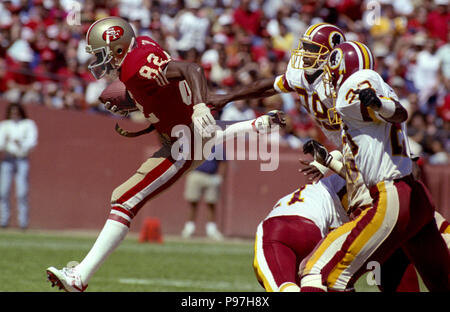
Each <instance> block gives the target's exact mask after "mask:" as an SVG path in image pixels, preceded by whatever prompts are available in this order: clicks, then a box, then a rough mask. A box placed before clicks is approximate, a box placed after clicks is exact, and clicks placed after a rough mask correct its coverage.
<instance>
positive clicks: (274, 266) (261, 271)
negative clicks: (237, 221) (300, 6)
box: [211, 23, 371, 291]
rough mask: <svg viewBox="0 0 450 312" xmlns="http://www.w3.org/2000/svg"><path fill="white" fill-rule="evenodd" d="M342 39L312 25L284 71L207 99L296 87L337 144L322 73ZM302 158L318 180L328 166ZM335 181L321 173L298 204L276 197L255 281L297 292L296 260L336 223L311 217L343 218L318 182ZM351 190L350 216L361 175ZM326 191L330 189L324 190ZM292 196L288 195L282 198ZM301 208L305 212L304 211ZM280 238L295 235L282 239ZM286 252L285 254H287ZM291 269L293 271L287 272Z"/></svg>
mask: <svg viewBox="0 0 450 312" xmlns="http://www.w3.org/2000/svg"><path fill="white" fill-rule="evenodd" d="M344 41H345V35H344V33H343V31H342V30H341V29H340V28H339V27H337V26H334V25H332V24H328V23H318V24H314V25H311V26H310V27H308V29H307V30H306V31H305V33H304V34H303V36H302V37H301V39H300V42H299V45H298V47H297V49H294V50H293V51H292V56H291V59H290V61H289V64H288V66H287V68H286V72H285V73H284V74H282V75H279V76H277V77H274V78H268V79H262V80H259V81H256V82H254V83H251V84H250V85H246V86H243V87H241V88H237V89H235V90H232V91H231V92H229V93H228V94H224V95H215V96H214V97H212V100H211V104H213V105H214V106H215V107H216V108H218V109H220V108H221V107H223V106H224V105H225V104H226V103H228V102H230V101H235V100H241V99H250V98H258V97H267V96H272V95H274V94H276V93H282V92H283V93H287V92H296V93H297V94H298V95H299V97H300V101H301V103H302V105H303V106H304V108H305V109H306V111H307V112H308V113H309V114H310V115H311V116H312V117H313V118H314V120H315V121H316V123H317V124H318V125H319V127H320V128H321V130H322V131H323V132H324V133H325V135H326V136H327V137H328V138H329V139H330V140H331V141H332V142H333V143H334V144H335V145H336V146H338V147H339V146H341V145H342V143H341V138H340V126H339V125H333V124H331V123H330V121H329V119H328V115H327V112H328V109H329V108H332V107H333V100H332V98H331V97H330V96H329V95H327V94H326V93H325V88H324V84H323V81H322V78H323V68H324V65H325V62H326V60H327V57H328V55H329V53H330V52H331V50H333V48H334V47H335V46H337V45H339V44H341V43H343V42H344ZM302 163H303V164H304V165H306V168H305V169H304V172H305V174H312V175H313V176H316V177H317V176H318V177H319V179H320V178H322V177H323V176H324V175H325V173H326V170H327V168H326V167H325V166H322V165H320V164H318V163H317V162H314V163H313V164H311V165H310V164H308V163H307V162H302ZM339 180H341V183H342V184H345V180H344V179H342V178H340V177H339V176H337V175H332V176H329V177H326V178H324V179H323V180H322V181H321V182H320V186H314V187H313V186H307V187H306V188H307V190H308V191H306V192H303V194H302V199H303V200H302V202H301V203H300V202H297V203H296V204H295V205H294V204H291V205H289V201H287V202H285V201H283V200H280V202H279V204H280V205H281V207H277V208H275V209H274V211H275V210H276V211H275V212H273V213H274V214H277V211H283V213H282V214H280V215H277V217H276V218H272V217H269V218H267V219H266V220H263V221H262V222H261V225H260V226H259V227H258V232H257V235H256V243H255V258H254V267H255V272H256V274H257V278H258V280H260V281H263V282H262V284H263V286H264V287H265V289H266V290H268V291H299V289H300V288H299V282H298V276H297V269H298V263H300V262H301V261H302V259H303V257H304V256H305V255H307V254H309V253H310V252H311V251H312V249H313V246H315V244H317V243H318V242H319V241H320V239H321V238H322V236H325V235H326V234H327V233H328V231H329V229H326V230H325V227H326V226H325V225H326V224H327V225H330V224H331V223H333V224H334V225H333V227H335V226H337V225H339V224H336V222H331V223H324V222H316V220H342V218H340V217H338V216H339V215H340V211H341V210H342V209H343V208H342V206H341V204H340V203H338V201H337V203H338V204H337V205H336V206H334V203H335V202H336V201H333V200H332V199H333V198H336V192H335V190H334V191H333V188H332V187H331V188H330V187H323V186H324V185H338V184H336V183H337V182H336V181H339ZM351 189H352V190H354V191H353V192H350V194H349V195H346V201H347V202H348V204H346V205H345V209H346V210H347V212H348V214H349V215H350V214H351V212H352V210H353V209H354V208H355V207H362V206H365V205H369V204H370V203H371V198H370V195H369V192H368V190H367V188H365V186H364V184H363V182H362V181H361V180H360V181H358V185H357V186H355V187H352V188H351ZM327 192H329V193H328V194H326V193H327ZM294 193H295V192H294ZM293 195H294V194H291V195H287V197H289V196H291V197H292V196H293ZM317 198H323V200H322V201H320V200H318V199H317ZM297 206H298V207H297ZM330 207H334V209H330ZM284 208H286V209H284ZM306 209H308V211H305V210H306ZM268 224H270V226H269V225H268ZM284 224H289V226H284ZM294 228H296V229H297V230H298V231H302V230H306V229H309V228H311V229H314V230H311V232H316V233H317V232H320V233H321V235H318V236H317V235H315V236H314V235H309V236H308V237H307V239H305V238H304V237H301V236H298V235H294V234H293V232H292V231H293V229H294ZM275 229H276V230H275ZM318 229H322V230H321V231H319V230H318ZM281 237H284V238H286V237H293V238H294V239H289V240H286V241H285V240H282V239H281ZM296 238H298V239H296ZM264 246H266V248H264ZM288 254H289V255H290V256H286V255H288ZM280 263H282V265H283V267H284V268H286V269H285V270H282V269H280ZM293 271H294V272H295V274H292V272H293Z"/></svg>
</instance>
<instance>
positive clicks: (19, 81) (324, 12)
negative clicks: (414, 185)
mask: <svg viewBox="0 0 450 312" xmlns="http://www.w3.org/2000/svg"><path fill="white" fill-rule="evenodd" d="M109 15H114V16H122V17H124V18H126V19H128V20H129V21H131V22H132V23H133V25H134V26H135V28H136V30H137V32H138V33H139V34H140V35H149V36H151V37H152V38H153V39H155V40H156V41H157V42H158V43H159V44H160V45H161V46H162V47H163V48H164V49H165V50H166V51H168V52H169V53H170V54H171V56H172V57H173V58H175V59H184V60H189V61H192V62H197V63H199V64H201V65H202V66H203V68H204V69H205V73H206V75H207V78H208V81H209V84H210V87H211V89H213V90H215V91H216V92H224V91H227V90H228V89H230V88H233V87H234V86H237V85H245V84H248V83H249V82H251V81H254V80H256V79H259V78H264V77H274V76H275V75H279V74H282V73H283V72H284V71H285V70H286V66H287V63H288V61H289V58H290V52H291V49H292V48H294V47H296V46H297V44H298V39H299V38H300V36H301V34H303V32H304V31H305V30H306V28H307V27H308V26H309V25H310V24H313V23H318V22H322V21H324V22H329V23H332V24H335V25H337V26H339V27H341V28H342V29H343V30H344V32H345V33H346V37H347V40H359V41H362V42H364V43H366V44H367V45H368V46H369V47H370V48H371V49H372V51H373V53H374V55H375V56H376V70H377V71H378V72H379V73H380V74H381V75H382V77H383V78H384V79H385V80H386V81H387V82H388V83H389V84H390V85H391V86H392V87H393V88H395V90H396V92H397V94H398V95H399V97H400V99H401V102H402V103H403V104H404V105H405V107H407V109H408V111H409V121H408V124H409V128H408V135H409V136H410V138H412V140H410V141H411V148H412V150H413V152H414V153H415V154H420V155H422V156H424V158H425V159H426V160H427V161H428V162H429V163H432V164H449V163H450V157H449V155H450V93H449V90H450V42H449V39H450V36H449V34H450V31H449V27H450V26H449V25H450V10H449V1H448V0H397V1H394V0H378V1H374V0H370V1H367V0H366V1H357V0H319V1H311V0H204V1H201V0H184V1H183V0H159V1H157V0H78V1H75V0H3V1H2V2H1V3H0V96H1V97H3V98H4V99H5V100H8V101H9V102H21V103H23V104H25V105H30V104H31V105H45V106H47V107H50V108H54V109H77V110H86V111H88V112H105V110H104V109H103V106H102V105H100V103H99V102H98V99H97V98H98V95H99V94H100V92H101V91H102V89H103V88H104V87H105V86H106V85H107V83H108V81H107V80H106V79H102V80H99V81H95V80H94V78H93V77H92V76H91V74H90V73H89V71H88V70H87V63H89V62H90V59H89V55H88V54H87V53H85V51H84V47H85V33H86V31H87V29H88V27H89V25H90V24H91V23H92V22H93V21H94V20H96V19H99V18H102V17H105V16H109ZM275 108H277V109H283V110H284V111H286V112H287V113H288V116H289V126H288V127H287V129H286V130H285V132H286V133H285V137H286V138H287V140H286V141H285V142H286V144H289V142H295V141H293V140H290V139H288V138H295V139H298V140H297V141H299V142H305V141H306V140H307V139H308V138H310V137H317V135H318V131H317V128H316V127H315V126H314V124H313V121H312V120H311V119H310V118H309V117H308V116H307V114H306V112H305V111H303V109H302V107H301V106H300V102H299V97H298V95H296V94H280V95H276V96H273V97H270V98H267V99H264V100H252V101H248V102H243V103H231V104H229V105H228V106H227V107H226V108H225V110H224V113H225V111H227V110H230V109H232V110H235V111H237V112H245V111H246V112H248V111H251V112H253V113H254V114H255V115H256V116H258V115H260V114H263V113H264V112H266V111H268V110H272V109H275ZM291 146H297V147H298V146H301V145H299V144H295V143H292V144H291Z"/></svg>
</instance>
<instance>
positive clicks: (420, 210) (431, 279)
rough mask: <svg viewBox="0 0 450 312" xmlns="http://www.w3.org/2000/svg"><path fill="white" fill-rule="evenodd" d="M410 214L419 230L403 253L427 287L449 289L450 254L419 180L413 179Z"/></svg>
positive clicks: (435, 289)
mask: <svg viewBox="0 0 450 312" xmlns="http://www.w3.org/2000/svg"><path fill="white" fill-rule="evenodd" d="M411 215H412V218H413V220H414V221H415V223H418V224H419V225H420V227H419V229H420V231H416V232H415V233H414V234H415V235H414V236H412V238H411V239H409V240H408V241H407V243H406V244H404V245H403V247H404V250H405V252H406V254H407V255H408V257H409V258H410V259H411V260H412V261H413V263H414V265H415V266H416V269H417V271H418V272H419V274H420V276H421V277H422V280H423V281H424V283H425V285H426V286H427V288H428V289H429V290H430V291H450V282H449V278H450V254H449V251H448V247H447V245H446V243H445V241H444V239H443V237H442V235H441V233H440V232H439V229H438V227H437V225H436V220H435V218H436V213H435V209H434V203H433V200H432V197H431V194H430V192H429V191H428V189H427V188H426V187H425V185H424V184H423V183H422V182H420V181H415V183H414V187H413V195H412V199H411ZM424 223H425V224H424Z"/></svg>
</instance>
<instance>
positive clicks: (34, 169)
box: [0, 105, 450, 237]
mask: <svg viewBox="0 0 450 312" xmlns="http://www.w3.org/2000/svg"><path fill="white" fill-rule="evenodd" d="M0 107H4V105H1V106H0ZM27 110H28V113H29V115H30V117H31V118H33V119H34V120H35V121H36V123H37V125H38V128H39V144H38V146H37V148H36V149H35V150H34V152H33V153H32V156H31V170H30V228H33V229H61V230H68V229H86V230H97V231H99V230H100V229H101V227H102V226H103V224H104V222H105V220H106V218H107V216H108V214H109V210H110V206H109V200H110V195H111V192H112V190H113V189H114V188H115V187H116V186H117V185H119V184H121V183H122V182H123V181H125V179H127V178H128V177H129V176H130V175H131V174H132V173H133V172H134V171H135V170H136V169H137V168H138V166H139V165H140V164H141V163H142V162H143V161H144V160H145V159H146V158H147V157H148V156H149V155H150V154H151V153H152V152H154V151H155V150H157V149H158V146H159V144H158V140H157V138H156V136H155V135H153V134H150V135H145V136H141V137H138V138H133V139H129V138H124V137H121V136H119V135H118V134H116V133H115V131H114V125H115V123H116V121H119V123H120V125H121V126H122V127H123V128H125V129H130V130H138V129H141V128H143V127H144V126H145V125H144V124H138V123H134V122H131V121H129V120H119V119H114V118H111V117H110V116H107V115H100V114H90V113H87V112H78V111H68V110H50V109H47V108H44V107H35V106H30V107H27ZM299 156H300V155H298V154H296V153H294V152H292V151H284V152H282V153H281V155H280V164H279V169H278V170H277V171H276V172H261V171H260V170H259V166H260V164H261V162H260V161H248V160H247V161H241V160H240V161H237V160H236V161H228V162H227V163H228V167H227V176H226V179H225V183H224V185H223V192H222V197H221V202H220V204H219V206H218V224H219V227H220V228H221V229H222V231H223V233H224V234H226V235H227V236H239V237H253V235H254V232H255V229H256V226H257V225H258V223H259V222H260V220H261V219H262V218H264V217H265V216H266V214H267V213H268V212H269V210H270V209H271V208H272V206H273V205H274V203H275V202H276V201H277V200H278V199H279V198H280V197H281V196H283V195H286V194H288V193H289V192H292V191H293V190H295V189H296V188H298V187H299V186H301V185H303V184H304V183H305V182H306V180H305V178H304V177H303V175H302V174H300V173H299V172H298V168H299V165H298V157H299ZM426 170H427V181H428V184H429V185H430V187H431V192H432V194H433V196H434V199H435V201H436V204H437V208H438V210H439V211H441V212H442V214H443V215H444V216H445V217H446V218H447V219H450V199H449V196H448V194H447V192H448V190H449V189H450V188H449V185H450V167H449V166H446V167H427V168H426ZM183 189H184V178H182V179H181V180H179V181H177V182H176V183H175V184H174V185H173V186H172V187H171V188H170V189H169V190H168V191H166V192H165V193H163V194H161V195H160V196H158V197H157V198H155V199H154V200H153V201H151V202H149V203H147V204H146V205H145V206H144V207H143V208H142V209H141V211H140V212H139V214H138V215H137V216H136V217H135V219H134V221H133V223H132V226H131V230H132V231H134V232H138V231H139V230H140V229H141V226H142V224H143V220H144V218H146V217H149V216H152V217H156V218H159V219H160V221H161V225H162V231H163V233H164V234H179V233H180V232H181V230H182V227H183V224H184V222H185V220H186V218H187V216H188V212H189V210H188V205H187V203H186V202H185V201H184V199H183ZM13 218H15V211H13ZM14 222H15V220H14ZM205 222H206V207H203V206H202V207H201V208H200V211H199V219H198V234H200V235H203V234H204V224H205Z"/></svg>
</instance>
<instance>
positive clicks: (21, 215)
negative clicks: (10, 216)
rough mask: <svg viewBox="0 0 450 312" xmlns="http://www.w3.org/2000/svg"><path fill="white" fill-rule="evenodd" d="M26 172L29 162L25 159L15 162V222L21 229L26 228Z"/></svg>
mask: <svg viewBox="0 0 450 312" xmlns="http://www.w3.org/2000/svg"><path fill="white" fill-rule="evenodd" d="M28 171H29V162H28V160H26V159H20V160H17V170H16V179H15V180H16V199H17V220H18V223H19V226H20V228H21V229H26V228H27V227H28Z"/></svg>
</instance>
